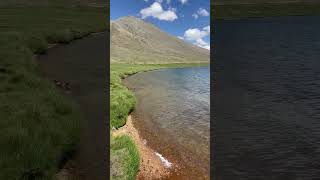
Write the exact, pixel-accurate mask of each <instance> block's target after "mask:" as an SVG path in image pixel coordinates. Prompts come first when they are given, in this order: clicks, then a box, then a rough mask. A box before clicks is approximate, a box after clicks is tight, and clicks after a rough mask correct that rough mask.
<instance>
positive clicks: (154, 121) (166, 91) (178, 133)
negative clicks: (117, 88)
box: [125, 67, 210, 179]
mask: <svg viewBox="0 0 320 180" xmlns="http://www.w3.org/2000/svg"><path fill="white" fill-rule="evenodd" d="M209 73H210V70H209V67H197V68H179V69H162V70H156V71H150V72H143V73H138V74H136V75H133V76H130V77H128V78H127V79H126V80H125V84H126V85H127V86H128V87H129V88H130V89H132V90H133V91H134V93H135V95H136V97H137V99H138V103H137V106H136V111H135V115H136V116H137V117H138V122H136V124H135V125H136V126H138V129H139V130H140V131H142V135H143V137H144V138H145V139H147V143H148V144H149V145H151V146H152V147H154V148H155V150H156V151H159V153H160V154H163V155H164V157H166V158H167V159H168V160H169V161H172V162H173V163H176V164H177V163H178V164H179V166H181V168H184V169H185V170H186V169H188V172H187V173H185V174H184V175H185V176H189V178H190V176H191V177H192V176H194V177H193V178H195V179H203V178H208V177H209V156H210V151H209V143H210V79H209ZM188 164H192V165H191V166H192V170H190V169H191V167H190V165H188ZM187 166H188V167H187ZM182 173H184V171H182ZM182 176H183V175H182Z"/></svg>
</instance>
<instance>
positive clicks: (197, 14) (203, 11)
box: [192, 8, 210, 19]
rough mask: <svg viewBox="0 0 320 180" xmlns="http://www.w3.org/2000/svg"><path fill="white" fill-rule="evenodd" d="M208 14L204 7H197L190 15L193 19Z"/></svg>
mask: <svg viewBox="0 0 320 180" xmlns="http://www.w3.org/2000/svg"><path fill="white" fill-rule="evenodd" d="M209 15H210V14H209V12H208V11H207V10H205V9H203V8H199V9H198V11H197V12H195V13H193V14H192V17H193V18H194V19H198V18H199V16H209Z"/></svg>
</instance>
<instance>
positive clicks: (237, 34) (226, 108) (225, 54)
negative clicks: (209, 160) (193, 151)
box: [213, 17, 320, 180]
mask: <svg viewBox="0 0 320 180" xmlns="http://www.w3.org/2000/svg"><path fill="white" fill-rule="evenodd" d="M319 22H320V17H281V18H265V19H251V20H231V21H217V22H216V24H215V31H216V32H215V43H216V49H215V50H216V51H215V55H214V57H215V64H214V71H215V77H214V80H213V81H214V83H215V84H216V86H215V88H214V90H213V91H214V93H213V107H214V109H213V114H214V116H215V117H214V121H213V122H214V123H213V131H214V141H213V146H214V149H213V151H214V164H215V165H214V172H213V175H214V177H215V179H216V180H242V179H244V180H251V179H252V180H311V179H312V180H313V179H319V178H320V33H319V32H320V23H319Z"/></svg>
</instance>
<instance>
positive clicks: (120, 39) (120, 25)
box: [110, 16, 210, 64]
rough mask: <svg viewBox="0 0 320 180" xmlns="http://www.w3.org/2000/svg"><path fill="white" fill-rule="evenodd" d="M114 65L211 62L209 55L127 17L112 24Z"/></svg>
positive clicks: (198, 48) (148, 25)
mask: <svg viewBox="0 0 320 180" xmlns="http://www.w3.org/2000/svg"><path fill="white" fill-rule="evenodd" d="M110 26H111V27H110V34H111V62H112V63H146V64H163V63H198V62H209V59H210V51H209V50H207V49H203V48H200V47H198V46H195V45H193V44H190V43H187V42H185V41H183V40H181V39H179V38H177V37H175V36H171V35H169V34H167V33H165V32H163V31H161V30H160V29H159V28H157V27H156V26H154V25H153V24H150V23H147V22H145V21H143V20H141V19H138V18H135V17H132V16H128V17H123V18H120V19H118V20H116V21H111V25H110Z"/></svg>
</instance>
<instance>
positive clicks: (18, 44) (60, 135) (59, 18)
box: [0, 1, 107, 180]
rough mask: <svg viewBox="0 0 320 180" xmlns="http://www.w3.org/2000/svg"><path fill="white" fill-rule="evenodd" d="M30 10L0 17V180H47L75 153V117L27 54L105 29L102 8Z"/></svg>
mask: <svg viewBox="0 0 320 180" xmlns="http://www.w3.org/2000/svg"><path fill="white" fill-rule="evenodd" d="M5 2H9V1H1V3H2V4H4V3H5ZM61 2H62V1H61ZM10 3H13V1H10ZM62 5H63V4H62ZM35 6H36V5H35ZM35 6H29V7H25V6H19V7H18V6H14V5H10V6H6V7H1V11H0V101H1V103H0V132H1V136H0V146H1V148H0V154H1V156H0V169H1V171H0V179H42V180H45V179H52V178H53V176H54V175H55V173H56V172H57V171H58V169H59V168H61V166H62V165H63V163H64V162H65V160H66V158H67V157H68V156H70V154H71V153H72V152H73V151H75V150H76V148H77V142H78V138H79V137H78V132H79V119H80V118H81V113H80V112H79V111H78V108H77V105H76V104H74V103H73V102H72V101H71V100H69V99H67V98H66V97H64V96H63V95H62V93H61V92H60V91H59V90H58V89H57V88H56V87H55V86H54V85H53V83H51V82H48V81H47V80H45V79H44V78H42V77H41V75H40V73H39V69H38V66H37V63H36V60H35V57H34V55H33V53H43V52H45V51H46V49H47V47H48V44H49V43H59V42H61V43H67V42H70V41H71V40H73V39H76V38H80V37H83V36H86V35H88V34H89V33H90V32H95V31H101V30H103V29H105V28H106V27H107V24H106V21H105V19H106V18H107V17H106V12H105V9H102V8H93V7H85V6H82V7H73V8H72V7H64V8H62V7H61V6H60V7H51V6H45V7H35Z"/></svg>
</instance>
